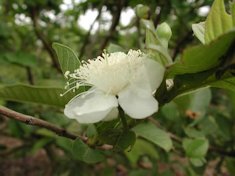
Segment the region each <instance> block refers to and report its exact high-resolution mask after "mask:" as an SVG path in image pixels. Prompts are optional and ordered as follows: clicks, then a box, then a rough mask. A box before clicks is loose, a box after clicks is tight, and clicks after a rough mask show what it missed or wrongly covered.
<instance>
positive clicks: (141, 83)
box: [130, 58, 165, 92]
mask: <svg viewBox="0 0 235 176" xmlns="http://www.w3.org/2000/svg"><path fill="white" fill-rule="evenodd" d="M164 72H165V68H164V67H163V66H162V65H161V64H160V63H158V62H156V61H154V60H152V59H148V58H145V60H144V64H143V65H142V66H141V67H139V68H138V70H136V73H135V77H134V79H133V80H131V82H130V84H131V86H132V87H138V88H139V89H142V90H143V91H147V92H154V91H155V90H156V89H157V88H158V87H159V86H160V84H161V82H162V80H163V77H164Z"/></svg>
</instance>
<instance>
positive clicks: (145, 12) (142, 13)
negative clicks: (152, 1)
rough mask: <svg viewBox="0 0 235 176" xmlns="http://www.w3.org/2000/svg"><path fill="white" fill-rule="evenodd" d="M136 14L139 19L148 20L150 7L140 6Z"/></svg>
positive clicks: (137, 7)
mask: <svg viewBox="0 0 235 176" xmlns="http://www.w3.org/2000/svg"><path fill="white" fill-rule="evenodd" d="M135 13H136V15H137V16H138V17H139V18H143V19H147V18H148V17H149V7H148V6H144V5H142V4H138V5H137V6H136V8H135Z"/></svg>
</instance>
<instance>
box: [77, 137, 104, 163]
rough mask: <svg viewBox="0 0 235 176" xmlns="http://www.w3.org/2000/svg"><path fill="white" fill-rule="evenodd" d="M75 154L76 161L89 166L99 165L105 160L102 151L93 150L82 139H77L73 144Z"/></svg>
mask: <svg viewBox="0 0 235 176" xmlns="http://www.w3.org/2000/svg"><path fill="white" fill-rule="evenodd" d="M73 154H74V157H75V158H76V159H78V160H80V161H84V162H86V163H89V164H92V163H97V162H100V161H103V160H104V159H105V157H104V155H103V154H102V153H101V152H100V151H98V150H94V149H91V148H90V147H89V146H88V145H86V144H84V143H83V142H82V141H81V140H80V139H76V140H75V142H74V144H73Z"/></svg>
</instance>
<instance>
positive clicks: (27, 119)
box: [0, 106, 87, 141]
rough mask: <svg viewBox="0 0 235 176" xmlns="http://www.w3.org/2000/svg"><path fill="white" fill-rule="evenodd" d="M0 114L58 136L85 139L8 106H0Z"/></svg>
mask: <svg viewBox="0 0 235 176" xmlns="http://www.w3.org/2000/svg"><path fill="white" fill-rule="evenodd" d="M0 114H1V115H3V116H5V117H8V118H11V119H14V120H17V121H20V122H23V123H25V124H27V125H32V126H38V127H43V128H46V129H48V130H50V131H53V132H55V133H56V134H58V135H59V136H63V137H66V138H70V139H73V140H74V139H76V138H80V139H81V140H83V141H86V140H87V139H86V138H85V137H82V136H78V135H75V134H72V133H70V132H68V131H66V130H65V129H63V128H60V127H58V126H56V125H53V124H51V123H49V122H47V121H44V120H41V119H37V118H35V117H32V116H29V115H25V114H21V113H19V112H16V111H13V110H11V109H8V108H6V107H3V106H0Z"/></svg>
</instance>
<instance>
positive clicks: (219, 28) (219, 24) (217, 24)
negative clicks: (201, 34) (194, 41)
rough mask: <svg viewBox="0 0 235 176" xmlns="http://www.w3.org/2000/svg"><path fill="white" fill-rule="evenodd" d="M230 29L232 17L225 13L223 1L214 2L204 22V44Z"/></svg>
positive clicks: (216, 0)
mask: <svg viewBox="0 0 235 176" xmlns="http://www.w3.org/2000/svg"><path fill="white" fill-rule="evenodd" d="M232 27H233V22H232V17H231V15H229V14H228V13H227V12H226V10H225V6H224V1H223V0H215V1H214V3H213V5H212V7H211V10H210V13H209V15H208V16H207V19H206V21H205V42H206V43H209V42H211V41H212V40H214V39H216V38H217V37H218V36H220V35H222V34H224V33H226V32H228V31H229V30H231V29H232Z"/></svg>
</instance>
